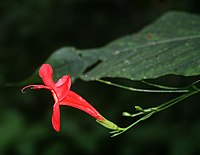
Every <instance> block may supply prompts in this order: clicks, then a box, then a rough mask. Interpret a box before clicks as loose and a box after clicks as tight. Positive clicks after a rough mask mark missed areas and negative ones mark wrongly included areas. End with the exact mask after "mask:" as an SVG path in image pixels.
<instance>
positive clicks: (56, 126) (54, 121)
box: [52, 103, 60, 132]
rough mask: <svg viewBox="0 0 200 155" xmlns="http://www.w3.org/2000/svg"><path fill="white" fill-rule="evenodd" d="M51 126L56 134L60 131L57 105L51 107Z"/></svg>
mask: <svg viewBox="0 0 200 155" xmlns="http://www.w3.org/2000/svg"><path fill="white" fill-rule="evenodd" d="M52 125H53V128H54V129H55V130H56V131H57V132H59V131H60V107H59V104H58V103H55V104H54V106H53V115H52Z"/></svg>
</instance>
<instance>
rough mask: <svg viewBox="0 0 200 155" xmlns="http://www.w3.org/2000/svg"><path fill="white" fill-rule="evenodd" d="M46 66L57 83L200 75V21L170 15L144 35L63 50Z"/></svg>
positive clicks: (51, 58) (143, 32)
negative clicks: (67, 78)
mask: <svg viewBox="0 0 200 155" xmlns="http://www.w3.org/2000/svg"><path fill="white" fill-rule="evenodd" d="M45 63H50V64H51V65H52V66H53V68H54V71H55V79H58V78H59V77H61V76H63V75H65V74H68V73H70V74H71V75H72V78H74V79H75V78H78V77H81V78H82V79H83V80H96V79H100V78H103V77H120V78H127V79H132V80H143V79H149V78H156V77H160V76H163V75H167V74H176V75H184V76H193V75H199V74H200V17H199V16H196V15H192V14H188V13H184V12H170V13H167V14H165V15H163V16H162V17H161V18H159V19H158V20H157V21H155V22H154V23H152V24H150V25H149V26H147V27H145V28H144V29H143V30H141V31H140V32H138V33H136V34H133V35H129V36H125V37H123V38H121V39H118V40H116V41H114V42H112V43H110V44H108V45H106V46H104V47H102V48H99V49H90V50H77V49H75V48H62V49H59V50H58V51H56V52H54V53H53V54H52V55H51V56H50V57H49V58H48V59H47V61H46V62H45ZM34 76H35V75H34ZM34 76H33V77H34ZM33 77H32V78H33ZM33 79H34V78H33Z"/></svg>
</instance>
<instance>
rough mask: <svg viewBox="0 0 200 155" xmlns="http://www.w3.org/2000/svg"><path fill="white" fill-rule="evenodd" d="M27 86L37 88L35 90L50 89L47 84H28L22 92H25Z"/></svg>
mask: <svg viewBox="0 0 200 155" xmlns="http://www.w3.org/2000/svg"><path fill="white" fill-rule="evenodd" d="M27 88H31V89H35V90H38V89H50V88H49V87H47V86H44V85H28V86H25V87H24V88H22V90H21V91H22V93H25V91H24V90H25V89H27Z"/></svg>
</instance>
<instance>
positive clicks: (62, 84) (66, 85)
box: [55, 75, 71, 101]
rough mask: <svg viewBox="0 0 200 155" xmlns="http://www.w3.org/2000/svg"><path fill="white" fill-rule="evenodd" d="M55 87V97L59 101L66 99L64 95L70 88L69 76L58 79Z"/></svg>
mask: <svg viewBox="0 0 200 155" xmlns="http://www.w3.org/2000/svg"><path fill="white" fill-rule="evenodd" d="M55 86H56V88H55V91H56V95H57V97H58V99H59V101H62V100H63V99H64V98H65V97H66V95H67V93H68V91H69V89H70V87H71V78H70V75H67V76H63V77H62V78H60V79H59V80H58V82H57V83H56V85H55Z"/></svg>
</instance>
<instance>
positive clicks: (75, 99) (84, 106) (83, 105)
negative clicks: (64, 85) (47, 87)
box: [59, 90, 104, 120]
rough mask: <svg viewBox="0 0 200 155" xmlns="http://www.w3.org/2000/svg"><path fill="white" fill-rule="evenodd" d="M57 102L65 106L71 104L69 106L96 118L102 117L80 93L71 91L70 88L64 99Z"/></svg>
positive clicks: (101, 118)
mask: <svg viewBox="0 0 200 155" xmlns="http://www.w3.org/2000/svg"><path fill="white" fill-rule="evenodd" d="M59 104H60V105H67V106H71V107H74V108H77V109H80V110H82V111H84V112H86V113H88V114H89V115H91V116H92V117H94V118H96V119H98V120H103V119H104V118H103V117H102V116H101V114H100V113H99V112H98V111H97V110H96V109H95V108H94V107H93V106H91V105H90V104H89V103H88V102H87V101H86V100H84V99H83V98H82V97H81V96H80V95H78V94H76V93H75V92H73V91H71V90H69V92H68V94H67V96H66V97H65V99H64V100H63V101H62V102H60V103H59Z"/></svg>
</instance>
